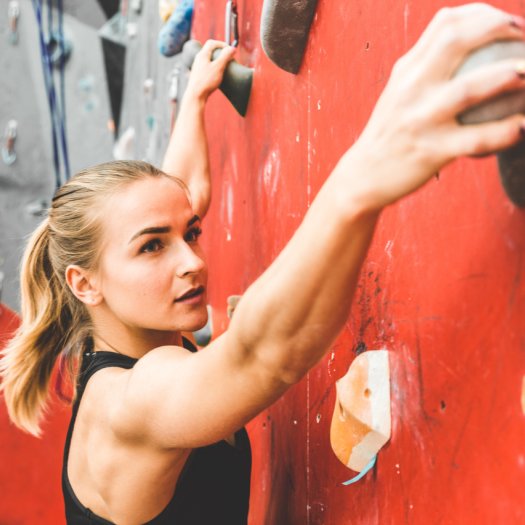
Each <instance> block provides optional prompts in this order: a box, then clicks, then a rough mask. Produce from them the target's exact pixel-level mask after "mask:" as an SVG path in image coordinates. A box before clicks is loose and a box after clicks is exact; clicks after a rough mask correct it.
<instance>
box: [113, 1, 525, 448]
mask: <svg viewBox="0 0 525 525" xmlns="http://www.w3.org/2000/svg"><path fill="white" fill-rule="evenodd" d="M523 27H524V24H523V21H522V19H520V18H512V17H511V16H510V15H508V14H507V13H504V12H502V11H500V10H497V9H495V8H492V7H489V6H487V5H483V4H471V5H468V6H462V7H460V8H455V9H446V10H442V11H440V12H439V13H438V14H437V16H436V17H435V18H434V19H433V21H432V22H431V24H430V25H429V27H428V28H427V29H426V31H425V32H424V34H423V35H422V37H421V38H420V40H419V41H418V42H417V44H416V45H415V46H414V48H413V49H412V50H410V51H409V53H407V55H405V56H404V57H403V58H402V59H400V60H399V61H398V62H397V64H396V65H395V67H394V69H393V72H392V75H391V78H390V80H389V83H388V85H387V87H386V88H385V90H384V92H383V94H382V95H381V97H380V99H379V101H378V104H377V106H376V108H375V110H374V112H373V114H372V116H371V118H370V120H369V123H368V124H367V126H366V128H365V130H364V131H363V133H362V135H361V137H360V138H359V139H358V141H357V142H356V144H355V145H354V146H353V147H352V148H351V149H350V150H349V151H348V152H347V153H346V154H345V155H344V156H343V157H342V159H341V160H340V161H339V163H338V165H337V166H336V168H335V169H334V171H333V172H332V174H331V175H330V176H329V178H328V179H327V181H326V182H325V184H324V185H323V187H322V188H321V190H320V191H319V194H318V195H317V197H316V198H315V200H314V201H313V203H312V206H311V207H310V209H309V210H308V212H307V213H306V216H305V218H304V220H303V222H302V224H301V225H300V227H299V228H298V230H297V232H296V233H295V235H294V236H293V238H292V239H291V240H290V242H289V243H288V245H287V246H286V247H285V249H284V250H283V251H282V253H281V254H280V255H279V257H278V258H277V259H276V260H275V261H274V263H273V264H272V265H271V266H270V267H269V268H268V269H267V270H266V271H265V272H264V274H263V275H262V276H261V277H260V278H259V279H257V280H256V281H255V283H254V284H253V285H252V286H251V287H250V288H249V289H248V290H247V291H246V293H245V294H244V296H243V298H242V300H241V301H240V303H239V305H238V306H237V309H236V311H235V316H234V317H233V319H232V322H231V324H230V327H229V329H228V331H227V332H226V333H225V334H223V335H222V336H221V337H219V338H218V339H217V340H215V341H214V342H212V343H211V344H210V345H209V346H208V347H207V348H205V349H204V350H202V351H200V352H198V353H197V354H192V355H188V354H187V353H186V352H184V351H182V350H181V349H177V348H173V347H170V348H168V347H165V348H158V349H155V350H153V351H151V352H149V353H148V354H147V355H146V356H145V357H143V358H142V359H141V360H140V361H139V363H137V365H136V366H135V368H134V370H133V372H132V373H131V374H130V379H129V381H128V382H127V384H126V385H125V386H124V387H123V394H122V399H124V400H125V401H124V402H123V403H122V405H121V410H118V412H117V413H116V414H118V417H116V419H115V421H119V428H120V429H121V431H124V432H125V431H127V432H130V433H133V432H134V431H136V430H137V429H139V428H140V429H142V430H141V432H144V433H145V434H147V435H148V436H149V439H153V440H154V441H156V442H157V443H158V444H160V445H161V446H164V447H181V448H186V447H188V448H192V447H197V446H201V445H204V444H207V443H211V442H213V441H217V440H219V439H221V438H223V437H225V436H227V435H229V434H230V433H231V432H233V431H235V430H236V429H238V428H239V427H240V426H242V425H243V424H245V423H246V422H247V421H249V420H250V419H251V418H252V417H254V416H255V415H256V414H257V413H259V412H260V411H261V410H263V409H264V408H265V407H267V406H268V405H269V404H271V403H272V402H273V401H275V400H276V399H277V398H278V397H279V396H280V395H281V394H282V393H283V392H284V391H285V390H286V389H287V388H288V387H289V386H290V385H292V384H294V383H295V382H297V381H298V380H300V378H301V377H303V375H304V374H305V373H306V372H307V371H308V370H309V369H310V368H311V367H312V366H314V365H315V364H316V363H317V362H318V361H319V359H320V358H321V357H322V356H323V355H324V353H325V352H326V351H327V350H328V349H329V348H330V345H331V344H332V342H333V341H334V339H335V338H336V337H337V335H338V333H339V331H340V329H341V328H342V326H343V324H344V322H345V321H346V319H347V317H348V313H349V310H350V305H351V302H352V297H353V293H354V289H355V286H356V282H357V279H358V275H359V271H360V268H361V264H362V262H363V260H364V258H365V256H366V253H367V250H368V247H369V244H370V242H371V239H372V236H373V233H374V228H375V225H376V222H377V218H378V216H379V214H380V212H381V210H382V209H383V208H384V207H385V206H387V205H389V204H391V203H393V202H395V201H397V200H398V199H400V198H402V197H403V196H405V195H407V194H409V193H412V192H413V191H415V190H417V189H418V188H419V187H420V186H422V185H423V184H424V183H425V182H426V181H428V180H429V179H430V178H431V177H432V176H433V174H435V173H436V172H438V171H439V170H440V169H441V168H442V167H443V166H445V165H446V164H447V163H449V162H450V161H452V160H453V159H454V158H456V157H458V156H461V155H474V154H482V153H488V152H492V151H495V150H498V149H502V148H505V147H508V146H510V145H512V144H514V143H516V142H517V141H518V140H519V139H520V137H521V133H523V132H522V130H523V128H524V125H525V121H524V117H523V116H522V115H516V116H513V117H510V118H508V119H505V120H502V121H498V122H492V123H488V124H482V125H477V126H460V125H459V124H458V123H457V121H456V115H457V114H458V113H460V112H461V111H463V110H464V109H465V108H467V107H469V106H471V105H474V104H476V103H477V102H479V101H481V100H484V99H486V98H489V97H491V96H493V95H495V94H498V93H500V92H502V91H505V90H509V89H516V88H519V87H521V88H523V87H525V82H524V81H523V79H521V78H520V76H519V75H518V72H519V70H520V68H521V63H517V62H516V61H513V60H510V61H504V62H501V63H498V64H493V65H490V66H486V67H484V68H481V69H480V70H478V71H475V72H472V73H469V74H466V75H464V76H462V77H457V78H454V79H453V80H450V79H451V76H452V74H453V72H454V71H455V69H456V68H457V67H458V66H459V64H460V63H461V62H462V60H463V59H464V58H465V57H466V55H467V54H468V53H469V51H471V50H472V49H474V48H476V47H479V46H480V45H483V44H485V43H488V42H489V41H492V40H497V39H509V38H510V39H522V38H523ZM152 378H154V380H152ZM130 414H131V415H130Z"/></svg>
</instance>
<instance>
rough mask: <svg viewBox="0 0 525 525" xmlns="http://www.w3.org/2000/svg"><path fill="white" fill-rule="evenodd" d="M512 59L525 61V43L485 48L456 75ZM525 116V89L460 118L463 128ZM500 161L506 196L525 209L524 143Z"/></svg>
mask: <svg viewBox="0 0 525 525" xmlns="http://www.w3.org/2000/svg"><path fill="white" fill-rule="evenodd" d="M509 58H517V59H523V60H525V42H522V41H518V40H501V41H498V42H495V43H492V44H489V45H486V46H483V47H481V48H479V49H477V50H475V51H474V52H473V53H471V54H470V55H469V56H468V57H467V58H466V60H465V61H464V62H463V64H462V65H461V66H460V67H459V68H458V70H457V71H456V75H462V74H464V73H466V72H468V71H472V70H473V69H476V68H477V67H480V66H482V65H484V64H487V63H490V62H495V61H497V60H505V59H509ZM524 65H525V62H524ZM524 112H525V89H518V90H513V91H509V92H507V93H504V94H502V95H498V96H497V97H494V98H492V99H490V100H488V101H486V102H483V103H481V104H477V105H475V106H474V107H472V108H470V109H468V110H466V111H464V112H462V113H461V114H460V115H458V121H459V122H460V123H461V124H480V123H483V122H488V121H491V120H501V119H503V118H505V117H508V116H510V115H514V114H516V113H524ZM497 157H498V167H499V173H500V179H501V183H502V185H503V188H504V190H505V192H506V193H507V195H508V197H509V198H510V200H511V201H512V202H513V203H514V204H516V206H519V207H525V143H523V141H522V142H520V143H518V144H517V145H515V146H513V147H511V148H509V149H506V150H504V151H500V152H499V153H498V154H497Z"/></svg>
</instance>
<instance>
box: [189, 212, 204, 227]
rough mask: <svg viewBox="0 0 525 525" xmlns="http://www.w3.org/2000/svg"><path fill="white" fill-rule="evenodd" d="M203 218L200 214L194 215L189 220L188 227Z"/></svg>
mask: <svg viewBox="0 0 525 525" xmlns="http://www.w3.org/2000/svg"><path fill="white" fill-rule="evenodd" d="M200 220H201V218H200V217H199V216H198V215H194V216H193V217H192V218H191V219H190V220H189V221H188V228H189V227H190V226H191V225H192V224H195V223H196V222H198V221H200Z"/></svg>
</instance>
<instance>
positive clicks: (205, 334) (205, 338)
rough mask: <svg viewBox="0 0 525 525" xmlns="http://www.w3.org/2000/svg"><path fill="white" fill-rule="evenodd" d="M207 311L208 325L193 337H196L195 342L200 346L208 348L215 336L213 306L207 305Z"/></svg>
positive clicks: (194, 333)
mask: <svg viewBox="0 0 525 525" xmlns="http://www.w3.org/2000/svg"><path fill="white" fill-rule="evenodd" d="M206 309H207V310H208V321H207V323H206V324H205V325H204V326H203V327H202V328H201V329H200V330H197V331H196V332H193V337H195V342H196V343H197V344H198V345H199V346H206V345H207V344H208V343H209V342H210V341H211V338H212V336H213V317H212V312H213V311H212V308H211V305H209V304H208V305H207V306H206Z"/></svg>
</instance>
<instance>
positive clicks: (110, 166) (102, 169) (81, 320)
mask: <svg viewBox="0 0 525 525" xmlns="http://www.w3.org/2000/svg"><path fill="white" fill-rule="evenodd" d="M148 176H150V177H159V176H165V177H168V175H166V174H165V173H164V172H162V171H160V170H158V169H157V168H155V167H154V166H152V165H150V164H148V163H146V162H138V161H116V162H108V163H105V164H100V165H98V166H94V167H92V168H89V169H86V170H83V171H81V172H79V173H78V174H77V175H75V177H73V178H72V179H71V180H70V181H68V182H67V183H66V184H64V185H63V186H62V187H61V188H60V189H59V190H58V191H57V192H56V194H55V197H54V198H53V200H52V203H51V206H50V208H49V213H48V217H47V218H46V219H45V220H44V221H43V222H42V223H41V224H40V225H39V226H38V228H37V229H36V230H35V232H34V233H33V234H32V236H31V237H30V239H29V242H28V244H27V247H26V249H25V253H24V257H23V260H22V268H21V316H22V322H21V325H20V327H19V329H18V330H17V332H16V334H15V336H14V338H13V339H12V340H11V341H10V342H9V343H8V345H7V347H6V348H5V349H4V350H3V351H2V353H1V355H2V358H1V359H0V376H1V378H2V382H1V384H0V392H3V394H4V398H5V402H6V405H7V409H8V413H9V417H10V418H11V420H12V421H13V423H14V424H15V425H16V426H17V427H19V428H21V429H22V430H25V431H26V432H29V433H31V434H33V435H35V436H40V435H41V428H40V426H41V422H42V419H43V417H44V416H45V413H46V411H47V409H48V403H49V382H50V379H51V374H52V372H53V369H54V366H55V363H56V361H57V359H58V358H59V357H60V358H61V359H62V360H63V361H64V363H61V364H64V365H65V368H66V369H67V373H68V377H69V379H70V380H71V382H72V384H74V383H73V380H74V376H75V369H76V367H77V366H78V364H79V362H80V361H81V358H82V354H83V351H84V350H85V349H89V348H91V347H92V345H93V339H92V326H91V320H90V317H89V314H88V311H87V309H86V307H85V306H84V304H83V303H82V302H81V301H79V300H78V299H77V298H76V297H75V296H74V295H73V293H72V292H71V290H70V289H69V287H68V286H67V284H66V282H65V271H66V268H67V267H68V266H69V265H70V264H76V265H78V266H80V267H82V268H85V269H96V266H97V260H98V255H99V246H98V241H99V239H100V238H101V228H102V222H103V209H104V208H103V204H104V202H106V201H107V199H108V198H109V197H110V196H111V195H113V194H115V193H116V192H117V191H118V190H119V189H120V188H122V187H123V186H124V185H127V184H129V183H131V182H133V181H136V180H139V179H143V178H145V177H148ZM169 178H170V179H173V180H174V181H175V182H177V183H178V184H179V185H181V186H182V187H183V189H185V191H186V193H188V190H187V187H186V185H185V184H184V183H183V182H182V181H181V180H179V179H176V178H175V177H169ZM61 368H62V367H61Z"/></svg>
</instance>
